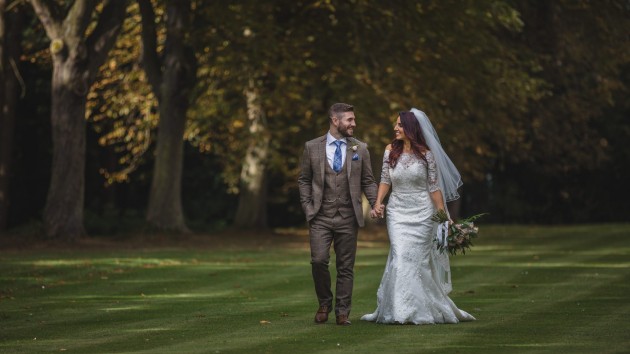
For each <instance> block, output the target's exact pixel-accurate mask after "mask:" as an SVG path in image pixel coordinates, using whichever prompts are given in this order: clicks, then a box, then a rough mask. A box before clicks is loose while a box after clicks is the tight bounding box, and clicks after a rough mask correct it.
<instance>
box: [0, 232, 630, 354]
mask: <svg viewBox="0 0 630 354" xmlns="http://www.w3.org/2000/svg"><path fill="white" fill-rule="evenodd" d="M362 232H367V231H362ZM629 236H630V225H619V224H616V225H590V226H588V225H587V226H566V227H542V226H532V227H527V226H487V227H483V228H482V233H481V236H480V238H479V239H478V241H477V245H476V246H474V247H473V248H472V250H471V251H470V252H469V253H468V254H467V255H465V256H459V255H458V256H455V257H452V270H453V283H454V290H453V292H452V293H451V297H452V298H453V300H454V301H455V303H456V304H457V305H458V306H459V307H460V308H462V309H464V310H466V311H469V312H471V313H472V314H474V315H475V316H476V317H477V319H478V320H477V321H475V322H471V323H462V324H458V325H436V326H385V325H376V324H373V323H366V322H362V321H359V317H360V316H361V315H362V314H364V313H368V312H372V311H373V310H374V308H375V306H376V298H375V296H376V290H377V287H378V284H379V282H380V278H381V276H382V271H383V268H384V263H385V260H386V257H387V252H388V246H387V243H386V242H365V243H364V242H362V243H361V244H362V245H365V246H364V247H362V248H361V249H360V250H359V253H358V256H357V264H356V275H355V292H354V299H353V311H352V314H351V320H352V321H353V325H352V326H350V327H339V326H336V325H334V324H332V323H329V324H326V325H320V326H318V325H314V324H313V323H312V317H313V314H314V311H315V310H316V307H317V304H316V299H315V295H314V291H313V285H312V280H311V277H310V264H309V252H308V240H307V239H306V238H304V239H303V240H302V241H301V242H302V247H298V248H296V247H294V245H293V246H292V247H289V248H285V247H283V244H282V243H281V242H280V243H277V244H276V243H269V244H268V245H267V246H265V247H249V246H247V245H244V246H240V247H234V246H232V247H229V248H222V249H198V248H197V249H186V248H179V249H176V248H173V249H167V250H165V249H156V250H150V249H148V250H140V251H133V250H128V249H126V250H122V251H116V250H104V251H99V252H95V251H91V250H84V251H82V250H74V251H72V252H67V251H54V252H53V251H51V252H45V251H22V252H5V253H0V353H22V352H24V353H26V352H28V353H31V352H58V351H63V352H76V353H113V352H115V353H161V352H163V353H217V352H218V353H248V352H252V353H259V352H263V353H264V352H270V353H294V352H301V353H308V352H318V353H320V352H321V353H326V352H331V353H332V352H335V353H337V352H341V351H344V352H351V353H388V352H397V353H417V352H429V353H433V352H435V353H454V352H457V353H506V352H509V353H513V352H516V353H560V352H571V353H623V352H630V336H629V335H628V333H627V332H628V330H627V328H630V326H628V324H630V323H629V320H628V316H629V315H630V306H629V305H628V304H627V301H628V299H629V296H628V294H629V293H630V270H629V268H630V257H629V256H630V247H629V246H628V245H627V240H628V237H629ZM294 243H295V242H294ZM331 268H332V269H331V270H332V271H333V274H334V255H333V257H332V258H331ZM333 282H334V278H333Z"/></svg>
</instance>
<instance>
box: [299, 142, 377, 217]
mask: <svg viewBox="0 0 630 354" xmlns="http://www.w3.org/2000/svg"><path fill="white" fill-rule="evenodd" d="M347 141H348V144H347V149H348V151H347V152H346V172H347V173H348V184H349V185H350V197H351V198H352V208H353V209H354V214H355V217H356V219H357V223H358V224H359V226H363V225H364V224H365V222H364V220H363V207H362V198H361V192H363V193H364V194H365V196H366V197H367V199H368V201H369V202H370V205H371V206H374V204H375V203H376V192H377V189H378V188H377V185H376V181H375V180H374V175H373V174H372V164H371V162H370V152H369V151H368V149H367V144H365V143H363V142H360V141H359V140H357V139H355V138H347ZM352 146H357V150H356V151H353V149H352ZM355 154H356V155H357V156H358V158H354V156H355ZM326 163H328V162H327V161H326V135H324V136H321V137H319V138H317V139H313V140H311V141H309V142H307V143H306V144H305V146H304V153H303V154H302V162H301V165H300V166H301V168H300V175H299V176H298V187H299V190H300V203H302V209H303V210H304V214H306V221H308V222H310V221H311V220H313V218H314V217H315V215H317V213H318V212H319V209H320V207H321V205H322V196H323V189H324V173H325V172H324V171H325V167H326V165H325V164H326Z"/></svg>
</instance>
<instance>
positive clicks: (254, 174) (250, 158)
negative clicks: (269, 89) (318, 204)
mask: <svg viewBox="0 0 630 354" xmlns="http://www.w3.org/2000/svg"><path fill="white" fill-rule="evenodd" d="M245 97H246V98H247V118H248V120H249V133H250V135H249V142H250V143H249V146H248V147H247V152H246V154H245V159H244V160H243V167H242V169H241V182H240V188H239V192H240V196H239V201H238V209H237V211H236V216H235V218H234V226H236V227H239V228H267V183H266V180H267V157H268V155H269V132H268V128H267V122H266V120H265V115H264V112H263V109H262V105H261V103H260V102H261V100H260V93H259V91H258V90H257V89H256V87H255V84H254V82H253V80H250V82H249V86H248V88H247V90H246V91H245Z"/></svg>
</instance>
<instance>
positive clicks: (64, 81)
mask: <svg viewBox="0 0 630 354" xmlns="http://www.w3.org/2000/svg"><path fill="white" fill-rule="evenodd" d="M77 66H78V64H77V63H75V62H73V61H71V60H66V61H62V60H60V59H56V60H53V78H52V109H51V111H52V116H51V123H52V144H53V149H52V171H51V179H50V187H49V189H48V197H47V198H46V207H45V208H44V225H45V228H46V236H47V237H49V238H63V239H66V240H75V239H77V238H79V237H81V236H83V235H84V234H85V229H84V227H83V200H84V189H85V188H84V186H85V133H86V131H85V129H86V123H85V119H84V117H85V104H86V96H85V93H83V92H81V93H76V92H75V91H74V89H73V88H74V85H73V83H72V82H69V80H71V79H72V78H74V77H75V75H77V73H80V72H81V71H80V70H79V69H77Z"/></svg>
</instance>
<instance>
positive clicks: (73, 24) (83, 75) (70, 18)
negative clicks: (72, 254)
mask: <svg viewBox="0 0 630 354" xmlns="http://www.w3.org/2000/svg"><path fill="white" fill-rule="evenodd" d="M29 2H30V3H31V5H32V7H33V9H34V10H35V13H36V14H37V17H38V18H39V20H40V21H41V23H42V25H43V26H44V29H45V30H46V34H47V35H48V37H49V38H50V39H51V44H50V53H51V56H52V61H53V77H52V109H51V123H52V124H51V125H52V143H53V148H52V171H51V179H50V187H49V189H48V196H47V198H46V206H45V207H44V226H45V228H46V236H47V237H48V238H56V239H65V240H69V241H72V240H75V239H77V238H79V237H81V236H83V235H84V234H85V229H84V227H83V199H84V193H85V188H84V187H85V139H86V131H85V128H86V123H85V104H86V100H87V98H86V96H87V93H88V90H89V87H90V85H91V84H92V83H93V82H94V80H95V77H96V74H97V72H98V69H99V67H100V66H101V64H103V62H104V61H105V59H106V58H107V54H108V53H109V50H110V49H111V48H112V46H113V45H114V42H115V41H116V37H118V33H119V32H120V28H121V25H122V21H123V20H124V15H125V10H126V6H127V4H126V1H107V2H105V3H104V4H105V5H104V7H103V9H102V12H101V13H100V15H99V18H98V22H97V23H96V26H95V27H93V28H92V31H91V33H90V34H89V35H87V34H86V31H87V29H88V27H89V25H90V23H91V18H92V17H93V15H94V14H93V11H94V9H95V8H96V5H97V2H96V1H85V0H76V1H74V2H73V3H72V4H71V5H70V7H69V8H68V9H67V11H62V10H61V9H60V8H57V6H58V5H57V3H56V2H49V1H43V0H29ZM64 12H65V13H66V14H65V18H63V19H61V18H59V17H58V16H59V14H61V13H64Z"/></svg>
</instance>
